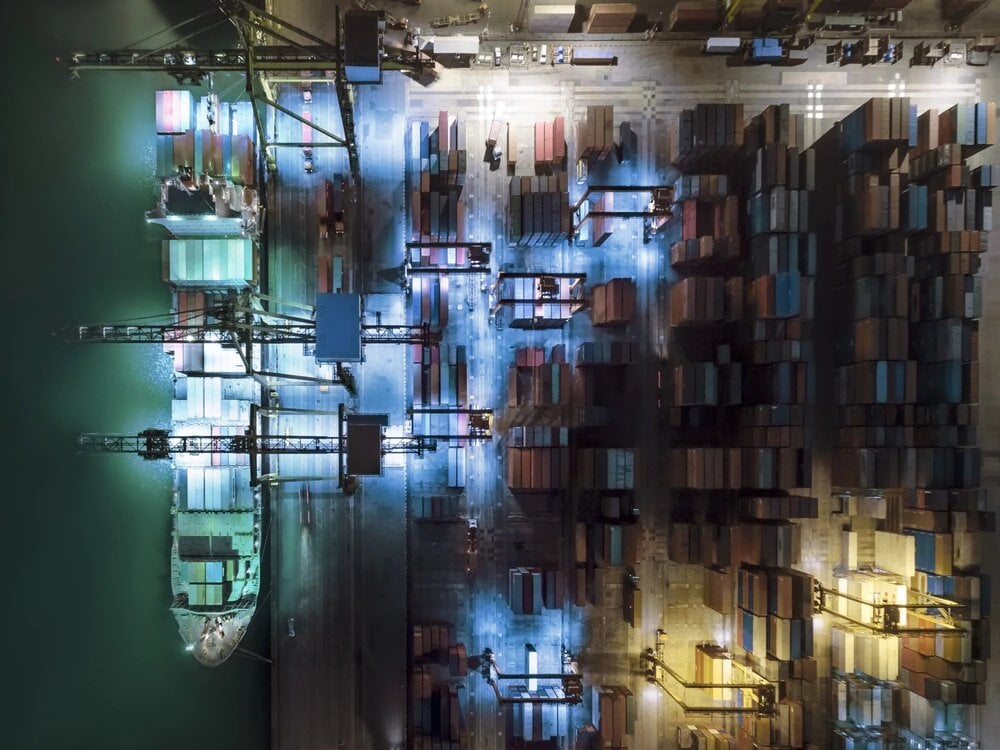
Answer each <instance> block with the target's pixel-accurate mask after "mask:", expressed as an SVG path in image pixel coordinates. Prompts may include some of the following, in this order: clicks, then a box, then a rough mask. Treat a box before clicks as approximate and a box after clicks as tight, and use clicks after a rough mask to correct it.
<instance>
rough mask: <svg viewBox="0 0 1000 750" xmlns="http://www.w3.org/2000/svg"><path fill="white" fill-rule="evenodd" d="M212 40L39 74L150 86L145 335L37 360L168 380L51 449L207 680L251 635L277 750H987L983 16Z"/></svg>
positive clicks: (278, 11)
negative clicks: (163, 521)
mask: <svg viewBox="0 0 1000 750" xmlns="http://www.w3.org/2000/svg"><path fill="white" fill-rule="evenodd" d="M404 11H406V12H405V13H404ZM222 14H225V16H228V20H230V21H232V24H233V26H234V27H235V30H236V38H237V39H238V42H236V41H234V43H233V45H232V47H231V48H226V49H215V48H212V49H208V48H202V47H199V46H198V44H197V39H196V38H194V34H195V32H193V31H191V30H188V31H186V32H185V36H184V40H183V41H182V42H179V43H177V44H176V45H173V44H167V45H165V46H162V47H156V48H155V49H154V48H152V47H151V48H150V49H149V50H148V51H145V50H142V49H128V50H126V51H117V52H116V51H96V52H80V53H74V54H70V55H67V56H66V57H64V58H62V62H63V63H64V64H65V65H66V66H67V67H68V68H69V70H70V72H71V73H73V74H75V75H80V76H81V77H82V78H83V79H84V80H82V81H80V83H79V85H81V86H86V85H87V84H86V77H87V76H89V75H91V74H92V72H93V71H101V70H103V71H106V72H107V74H109V75H114V74H118V73H120V72H121V71H127V70H146V71H160V72H162V73H164V74H165V75H164V76H163V77H162V85H160V86H159V88H158V90H150V92H149V101H150V107H155V111H156V159H155V169H156V178H157V179H158V181H159V184H160V194H159V196H158V197H156V198H154V199H153V200H152V203H151V207H150V210H149V211H148V212H147V214H146V216H145V217H140V216H137V217H135V220H136V221H137V222H139V221H142V220H143V219H145V221H146V222H147V223H148V224H149V225H150V231H151V232H156V233H158V234H157V236H159V237H162V261H163V262H162V269H163V271H162V272H163V276H162V278H163V281H164V282H165V283H166V284H167V285H168V287H169V288H170V290H171V292H172V308H171V309H170V310H169V311H168V310H151V311H149V312H150V315H151V316H153V317H150V318H149V319H144V320H142V321H103V322H93V321H87V322H86V324H83V325H81V324H78V323H73V322H70V323H71V324H70V325H68V327H67V328H66V329H65V330H64V331H62V332H61V333H62V335H64V336H65V337H66V338H67V339H68V340H69V341H71V342H80V343H103V344H115V343H133V344H144V345H147V346H160V347H161V348H162V349H163V351H164V356H168V357H170V358H171V359H170V360H169V361H171V362H172V367H173V382H174V400H173V402H172V411H171V415H170V421H171V425H172V426H171V429H169V430H154V429H150V430H146V431H144V432H142V433H140V434H138V435H113V434H104V433H100V432H97V431H98V430H100V428H101V426H100V425H94V430H95V432H94V433H88V434H86V435H82V436H81V437H80V448H81V449H82V450H85V451H88V452H95V453H109V452H111V453H132V454H136V455H138V456H140V457H141V458H142V459H145V460H148V461H157V460H161V461H169V462H170V465H171V466H172V470H173V476H174V491H173V498H172V503H171V507H172V511H171V512H172V518H173V535H172V540H171V547H170V549H169V553H168V550H167V549H164V554H165V556H166V555H167V554H169V557H170V573H171V586H172V591H173V601H171V602H165V603H164V607H165V609H166V608H168V607H169V609H170V611H171V612H172V614H173V615H174V617H175V619H176V621H177V625H178V630H179V633H180V636H181V639H182V641H183V644H184V646H185V647H186V648H187V649H188V650H189V651H191V652H192V656H193V658H195V659H197V660H198V661H199V662H200V663H201V664H204V665H205V666H206V667H214V668H217V669H220V670H225V669H226V665H225V662H226V660H227V659H228V658H229V657H230V656H231V655H232V654H233V653H235V652H236V651H237V650H238V649H239V648H240V646H239V644H240V639H241V638H242V636H243V634H244V633H245V632H246V629H247V627H248V625H249V623H250V622H251V621H252V619H253V618H262V619H266V620H269V623H270V633H271V653H270V655H269V657H270V671H271V708H272V716H271V727H272V737H271V746H272V747H275V748H307V747H308V748H350V749H354V748H358V749H361V748H404V747H405V748H414V749H415V750H439V749H447V750H456V749H457V748H490V749H493V748H520V747H523V748H563V749H569V748H575V749H576V750H594V749H596V748H601V749H607V748H631V749H632V750H652V749H658V748H671V749H672V748H683V749H684V750H688V749H692V748H694V749H698V750H701V749H702V748H711V749H713V750H714V749H722V748H739V749H740V750H744V749H748V748H771V749H781V750H784V749H785V748H834V749H837V750H839V749H841V748H843V749H847V748H851V749H857V750H861V749H862V748H864V749H872V750H874V749H876V748H878V749H880V750H881V749H886V750H889V749H892V750H895V749H897V748H898V749H900V750H902V749H903V748H906V749H907V750H909V749H911V748H912V749H914V750H916V749H917V748H920V749H925V748H926V749H930V748H962V749H968V750H971V749H972V748H982V749H983V750H986V749H988V748H991V747H995V746H998V745H996V744H995V743H996V742H997V741H996V740H992V739H991V738H992V737H996V736H1000V735H998V732H1000V718H998V716H997V715H996V714H997V712H996V711H992V712H991V711H990V708H991V707H995V706H997V705H998V701H1000V693H998V687H997V685H998V682H997V670H996V669H995V668H991V667H990V664H989V661H990V654H991V643H992V637H993V635H992V631H991V629H990V621H991V606H990V581H991V577H992V576H993V574H994V571H995V570H996V569H997V568H998V567H1000V560H998V559H997V558H996V556H994V555H991V554H990V553H989V549H990V542H991V539H992V537H991V536H990V535H991V533H992V532H993V531H994V530H995V525H996V522H995V512H994V510H993V495H994V492H993V491H994V490H995V488H996V482H997V476H998V474H1000V463H998V460H1000V438H998V437H997V431H996V430H995V425H996V424H997V420H998V419H1000V391H998V389H997V386H996V385H994V384H993V383H992V382H991V381H989V379H988V378H981V375H980V372H981V369H980V365H981V364H982V372H983V373H985V372H989V371H990V369H991V364H994V363H996V362H997V359H998V358H1000V349H998V347H997V345H996V343H995V339H993V337H992V336H991V335H989V333H990V332H991V330H992V328H993V326H994V325H996V324H997V323H1000V306H998V303H997V302H995V301H994V300H995V299H996V300H1000V296H998V295H1000V288H998V284H1000V278H998V277H997V275H996V272H995V270H993V266H994V264H993V263H992V255H993V254H994V253H995V251H992V250H991V248H990V243H989V238H990V236H991V229H992V196H993V190H994V188H995V187H997V186H998V185H1000V152H998V150H997V148H996V141H997V109H996V102H997V101H998V100H1000V73H998V68H997V61H996V60H994V58H993V57H992V54H993V53H994V50H995V47H996V37H995V36H991V35H990V34H991V32H993V31H994V30H995V31H996V32H998V33H1000V11H997V10H996V9H994V8H992V7H991V4H990V3H988V2H980V1H979V0H956V1H955V2H946V3H943V4H932V3H929V2H922V1H921V0H916V1H915V2H909V3H908V2H906V1H905V0H893V1H892V2H885V1H880V2H865V1H861V0H859V2H846V1H845V2H838V3H833V2H826V0H817V2H811V3H808V4H803V3H794V2H793V3H786V2H767V3H765V2H758V1H756V0H755V1H754V2H751V0H743V2H739V1H738V0H737V1H735V2H732V3H729V4H724V5H716V4H715V3H711V2H700V1H698V2H688V1H684V2H677V3H658V2H638V3H597V4H590V5H587V4H573V3H566V2H559V1H557V0H548V2H528V1H527V0H525V2H520V3H514V2H498V3H489V4H486V3H482V4H481V7H478V8H477V6H475V5H473V4H472V3H467V2H458V0H450V1H446V0H440V2H434V1H433V0H425V2H423V3H420V2H409V3H401V2H388V1H387V2H380V1H379V0H373V2H367V1H365V2H361V0H359V2H357V3H356V5H355V6H348V5H347V4H346V3H345V5H344V6H343V7H340V8H337V7H335V6H332V5H323V6H322V8H320V7H318V6H312V5H308V4H305V3H301V2H295V1H293V0H273V2H268V3H266V7H265V9H263V10H262V9H260V8H257V7H254V6H251V5H249V4H246V3H242V2H235V3H225V4H220V8H219V10H218V11H217V12H215V14H214V16H215V20H218V19H219V18H221V17H222ZM404 16H406V17H405V18H404ZM175 34H180V32H176V31H175ZM187 34H190V35H191V38H190V40H189V37H188V36H187ZM81 41H83V40H81ZM187 45H190V46H187ZM240 73H242V74H244V75H245V76H246V86H245V91H244V92H242V94H241V95H240V96H239V97H238V100H236V101H227V100H226V98H227V97H225V96H220V95H219V94H218V93H217V90H216V82H215V79H216V77H221V76H225V75H230V76H232V75H234V74H240ZM168 76H169V77H168ZM171 78H172V79H173V80H171ZM229 98H233V97H229ZM981 330H982V332H983V334H985V335H982V336H980V331H981ZM69 345H70V344H67V346H69ZM118 460H129V459H127V458H121V459H118ZM135 460H138V459H135ZM265 555H266V556H268V559H269V561H270V566H269V569H270V572H271V575H270V580H265V579H264V578H263V577H262V575H261V559H262V556H265ZM265 590H267V591H269V592H270V594H269V597H268V598H267V599H266V603H265V600H264V599H263V597H262V598H261V599H260V600H258V596H259V595H260V594H261V593H262V592H263V591H265ZM991 743H993V744H991Z"/></svg>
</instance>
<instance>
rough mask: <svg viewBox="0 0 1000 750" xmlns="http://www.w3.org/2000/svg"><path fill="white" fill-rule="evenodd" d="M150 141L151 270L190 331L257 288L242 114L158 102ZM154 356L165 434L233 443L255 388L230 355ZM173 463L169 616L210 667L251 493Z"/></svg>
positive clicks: (235, 630) (253, 523)
mask: <svg viewBox="0 0 1000 750" xmlns="http://www.w3.org/2000/svg"><path fill="white" fill-rule="evenodd" d="M156 132H157V136H156V170H157V177H158V179H159V183H160V195H159V200H158V201H157V206H156V208H155V209H154V210H152V211H149V212H147V214H146V220H147V222H149V223H150V224H157V225H160V226H162V227H163V228H164V229H165V230H166V232H167V233H168V235H167V236H168V238H167V239H164V240H163V242H162V262H163V281H164V283H165V284H167V286H168V287H169V288H170V289H171V292H172V311H171V312H172V313H173V315H174V316H175V317H176V319H177V320H180V321H184V322H185V324H200V323H203V322H205V321H204V319H203V317H202V316H203V315H204V310H205V309H206V308H207V307H210V306H211V303H212V298H213V297H214V296H215V295H219V294H227V293H229V292H231V291H239V290H244V289H251V288H256V287H257V285H258V277H257V269H258V267H259V264H258V250H259V248H258V228H259V226H260V224H261V209H260V205H259V201H258V194H257V192H256V189H255V182H254V172H255V170H254V153H255V151H254V129H253V120H252V112H251V110H250V105H249V104H248V103H246V102H240V103H236V104H228V103H220V102H219V100H218V98H217V97H216V96H214V95H212V94H209V95H208V96H205V97H202V98H201V99H200V100H198V101H197V102H196V101H195V100H194V98H193V97H192V95H191V92H189V91H182V90H176V91H158V92H156ZM164 351H165V353H166V354H168V355H169V356H170V358H171V360H172V364H173V381H174V397H173V400H172V403H171V432H172V433H173V434H175V435H184V434H204V433H205V431H206V430H210V431H211V433H212V434H218V435H224V434H241V433H242V432H243V431H244V430H245V429H246V427H247V425H248V424H249V421H250V405H251V404H252V403H255V402H259V396H260V387H259V385H258V384H257V383H256V381H254V380H253V378H251V377H249V376H247V375H246V364H245V363H244V362H243V361H242V360H241V359H240V356H239V354H238V353H237V352H236V351H235V350H234V349H232V348H227V347H223V346H222V345H221V344H219V343H212V342H171V343H168V344H165V345H164ZM256 356H257V358H259V354H257V355H256ZM258 364H259V362H253V363H251V365H252V366H256V365H258ZM173 461H174V463H173V478H174V482H173V496H172V501H171V515H172V519H173V524H172V525H173V530H172V535H171V546H170V582H171V591H172V596H173V599H172V602H171V605H170V611H171V613H172V614H173V616H174V619H175V620H176V622H177V629H178V631H179V633H180V636H181V639H182V641H183V642H184V645H185V648H186V650H187V651H188V652H190V653H191V654H192V656H194V658H195V659H196V660H197V661H198V662H199V663H200V664H203V665H205V666H217V665H219V664H222V663H223V662H225V661H226V659H228V658H229V657H230V656H231V655H232V654H233V653H235V652H236V651H237V650H238V648H239V644H240V641H241V640H242V638H243V636H244V635H245V634H246V632H247V628H248V627H249V625H250V622H251V620H252V618H253V615H254V612H255V611H256V609H257V600H258V595H259V593H260V551H261V546H262V544H263V541H262V537H261V529H262V528H263V522H262V517H261V514H262V504H261V493H260V489H259V487H252V486H251V483H250V465H249V458H248V456H246V455H241V454H211V455H210V454H204V455H189V454H183V455H175V456H174V459H173Z"/></svg>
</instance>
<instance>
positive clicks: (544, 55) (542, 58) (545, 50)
mask: <svg viewBox="0 0 1000 750" xmlns="http://www.w3.org/2000/svg"><path fill="white" fill-rule="evenodd" d="M548 61H549V45H547V44H543V45H542V49H541V52H539V53H538V62H540V63H541V64H542V65H545V64H546V63H547V62H548Z"/></svg>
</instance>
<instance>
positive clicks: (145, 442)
mask: <svg viewBox="0 0 1000 750" xmlns="http://www.w3.org/2000/svg"><path fill="white" fill-rule="evenodd" d="M77 446H78V447H79V449H80V450H82V451H84V452H86V453H135V454H137V455H139V456H142V457H143V458H146V459H157V458H167V457H169V456H171V455H175V454H179V453H245V454H249V455H261V454H304V453H324V454H325V453H343V452H344V451H346V450H347V438H346V437H336V436H334V437H331V436H318V435H296V436H283V435H258V434H254V433H250V432H245V433H242V434H239V435H171V434H170V433H169V432H168V431H167V430H158V429H148V430H143V431H142V432H140V433H139V434H138V435H114V434H101V433H87V434H84V435H80V436H79V438H77ZM436 448H437V441H435V440H434V439H432V438H427V437H423V436H413V437H400V438H395V437H390V438H383V440H382V453H416V454H418V455H419V454H422V453H423V452H424V451H432V450H435V449H436Z"/></svg>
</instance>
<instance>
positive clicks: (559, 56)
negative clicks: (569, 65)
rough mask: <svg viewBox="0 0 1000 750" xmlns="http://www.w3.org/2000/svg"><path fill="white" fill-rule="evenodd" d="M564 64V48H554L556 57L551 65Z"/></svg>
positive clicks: (560, 46)
mask: <svg viewBox="0 0 1000 750" xmlns="http://www.w3.org/2000/svg"><path fill="white" fill-rule="evenodd" d="M564 62H566V48H565V47H563V46H562V45H559V46H558V47H556V55H555V58H554V59H553V61H552V64H553V65H557V64H562V63H564Z"/></svg>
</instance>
